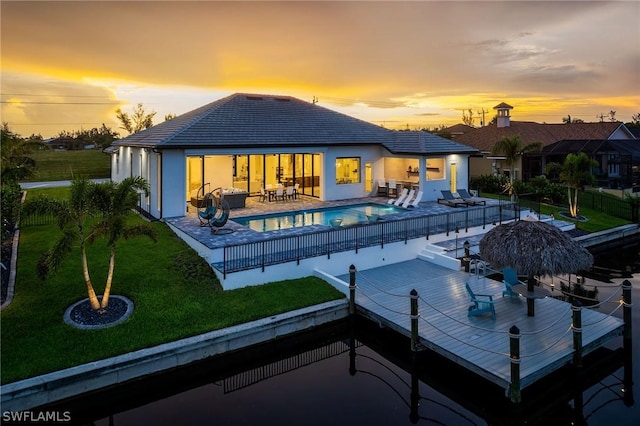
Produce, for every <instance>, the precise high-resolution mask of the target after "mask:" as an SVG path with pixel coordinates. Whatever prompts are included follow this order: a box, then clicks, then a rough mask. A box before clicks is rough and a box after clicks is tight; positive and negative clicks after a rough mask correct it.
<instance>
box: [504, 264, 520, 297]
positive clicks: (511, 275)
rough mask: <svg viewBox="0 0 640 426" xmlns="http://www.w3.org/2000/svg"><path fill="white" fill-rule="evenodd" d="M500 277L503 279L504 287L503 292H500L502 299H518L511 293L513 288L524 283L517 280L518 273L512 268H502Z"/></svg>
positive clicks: (516, 295)
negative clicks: (507, 297)
mask: <svg viewBox="0 0 640 426" xmlns="http://www.w3.org/2000/svg"><path fill="white" fill-rule="evenodd" d="M502 276H503V277H504V279H503V280H502V282H504V286H505V290H504V291H503V292H502V297H505V296H509V297H511V298H513V297H514V296H515V297H519V294H518V293H516V292H515V291H513V286H514V285H518V284H524V283H523V282H522V281H519V280H518V273H517V272H516V270H515V269H513V268H503V269H502Z"/></svg>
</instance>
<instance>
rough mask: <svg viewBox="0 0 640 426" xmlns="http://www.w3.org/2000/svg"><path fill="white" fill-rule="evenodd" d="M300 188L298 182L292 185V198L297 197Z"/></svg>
mask: <svg viewBox="0 0 640 426" xmlns="http://www.w3.org/2000/svg"><path fill="white" fill-rule="evenodd" d="M299 190H300V184H299V183H296V184H295V185H293V198H295V199H297V198H298V193H299Z"/></svg>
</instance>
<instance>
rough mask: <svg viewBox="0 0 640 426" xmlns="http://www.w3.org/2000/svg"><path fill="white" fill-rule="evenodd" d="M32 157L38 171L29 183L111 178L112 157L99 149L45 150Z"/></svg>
mask: <svg viewBox="0 0 640 426" xmlns="http://www.w3.org/2000/svg"><path fill="white" fill-rule="evenodd" d="M30 157H32V158H33V159H34V160H35V161H36V171H35V174H34V176H32V177H31V178H29V179H26V181H27V182H46V181H52V180H71V179H73V176H74V175H75V176H85V177H87V178H89V179H97V178H108V177H110V176H111V166H110V156H109V155H107V154H105V153H103V152H102V151H101V150H99V149H85V150H78V151H51V150H44V151H37V152H33V153H31V154H30Z"/></svg>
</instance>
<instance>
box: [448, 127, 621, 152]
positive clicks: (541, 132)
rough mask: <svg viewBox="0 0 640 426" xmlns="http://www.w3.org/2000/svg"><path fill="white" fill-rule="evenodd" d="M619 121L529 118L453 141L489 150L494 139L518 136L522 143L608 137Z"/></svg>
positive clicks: (469, 134)
mask: <svg viewBox="0 0 640 426" xmlns="http://www.w3.org/2000/svg"><path fill="white" fill-rule="evenodd" d="M620 126H622V123H618V122H600V123H571V124H539V123H534V122H530V121H511V124H510V126H508V127H497V126H496V125H489V126H485V127H480V128H478V129H475V130H472V131H470V132H468V133H465V134H463V135H459V136H456V138H455V140H456V141H457V142H460V143H462V144H465V145H469V146H472V147H475V148H478V149H479V150H480V151H482V152H491V150H492V149H493V147H494V145H495V144H496V142H498V141H499V140H501V139H502V138H503V137H513V136H519V137H520V140H521V141H522V143H523V144H525V145H526V144H528V143H532V142H540V143H542V145H543V146H547V145H550V144H552V143H554V142H557V141H560V140H565V139H576V140H577V139H581V140H586V139H608V138H609V137H610V136H611V135H612V134H613V133H614V132H615V131H616V130H617V129H618V128H619V127H620Z"/></svg>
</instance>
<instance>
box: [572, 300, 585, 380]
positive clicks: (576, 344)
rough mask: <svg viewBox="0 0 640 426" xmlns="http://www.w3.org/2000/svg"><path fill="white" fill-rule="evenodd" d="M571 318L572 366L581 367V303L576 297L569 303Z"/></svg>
mask: <svg viewBox="0 0 640 426" xmlns="http://www.w3.org/2000/svg"><path fill="white" fill-rule="evenodd" d="M571 310H572V311H573V312H572V318H573V324H572V328H573V366H574V367H576V368H580V367H582V303H580V301H579V300H578V299H576V300H574V301H573V303H572V304H571Z"/></svg>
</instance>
